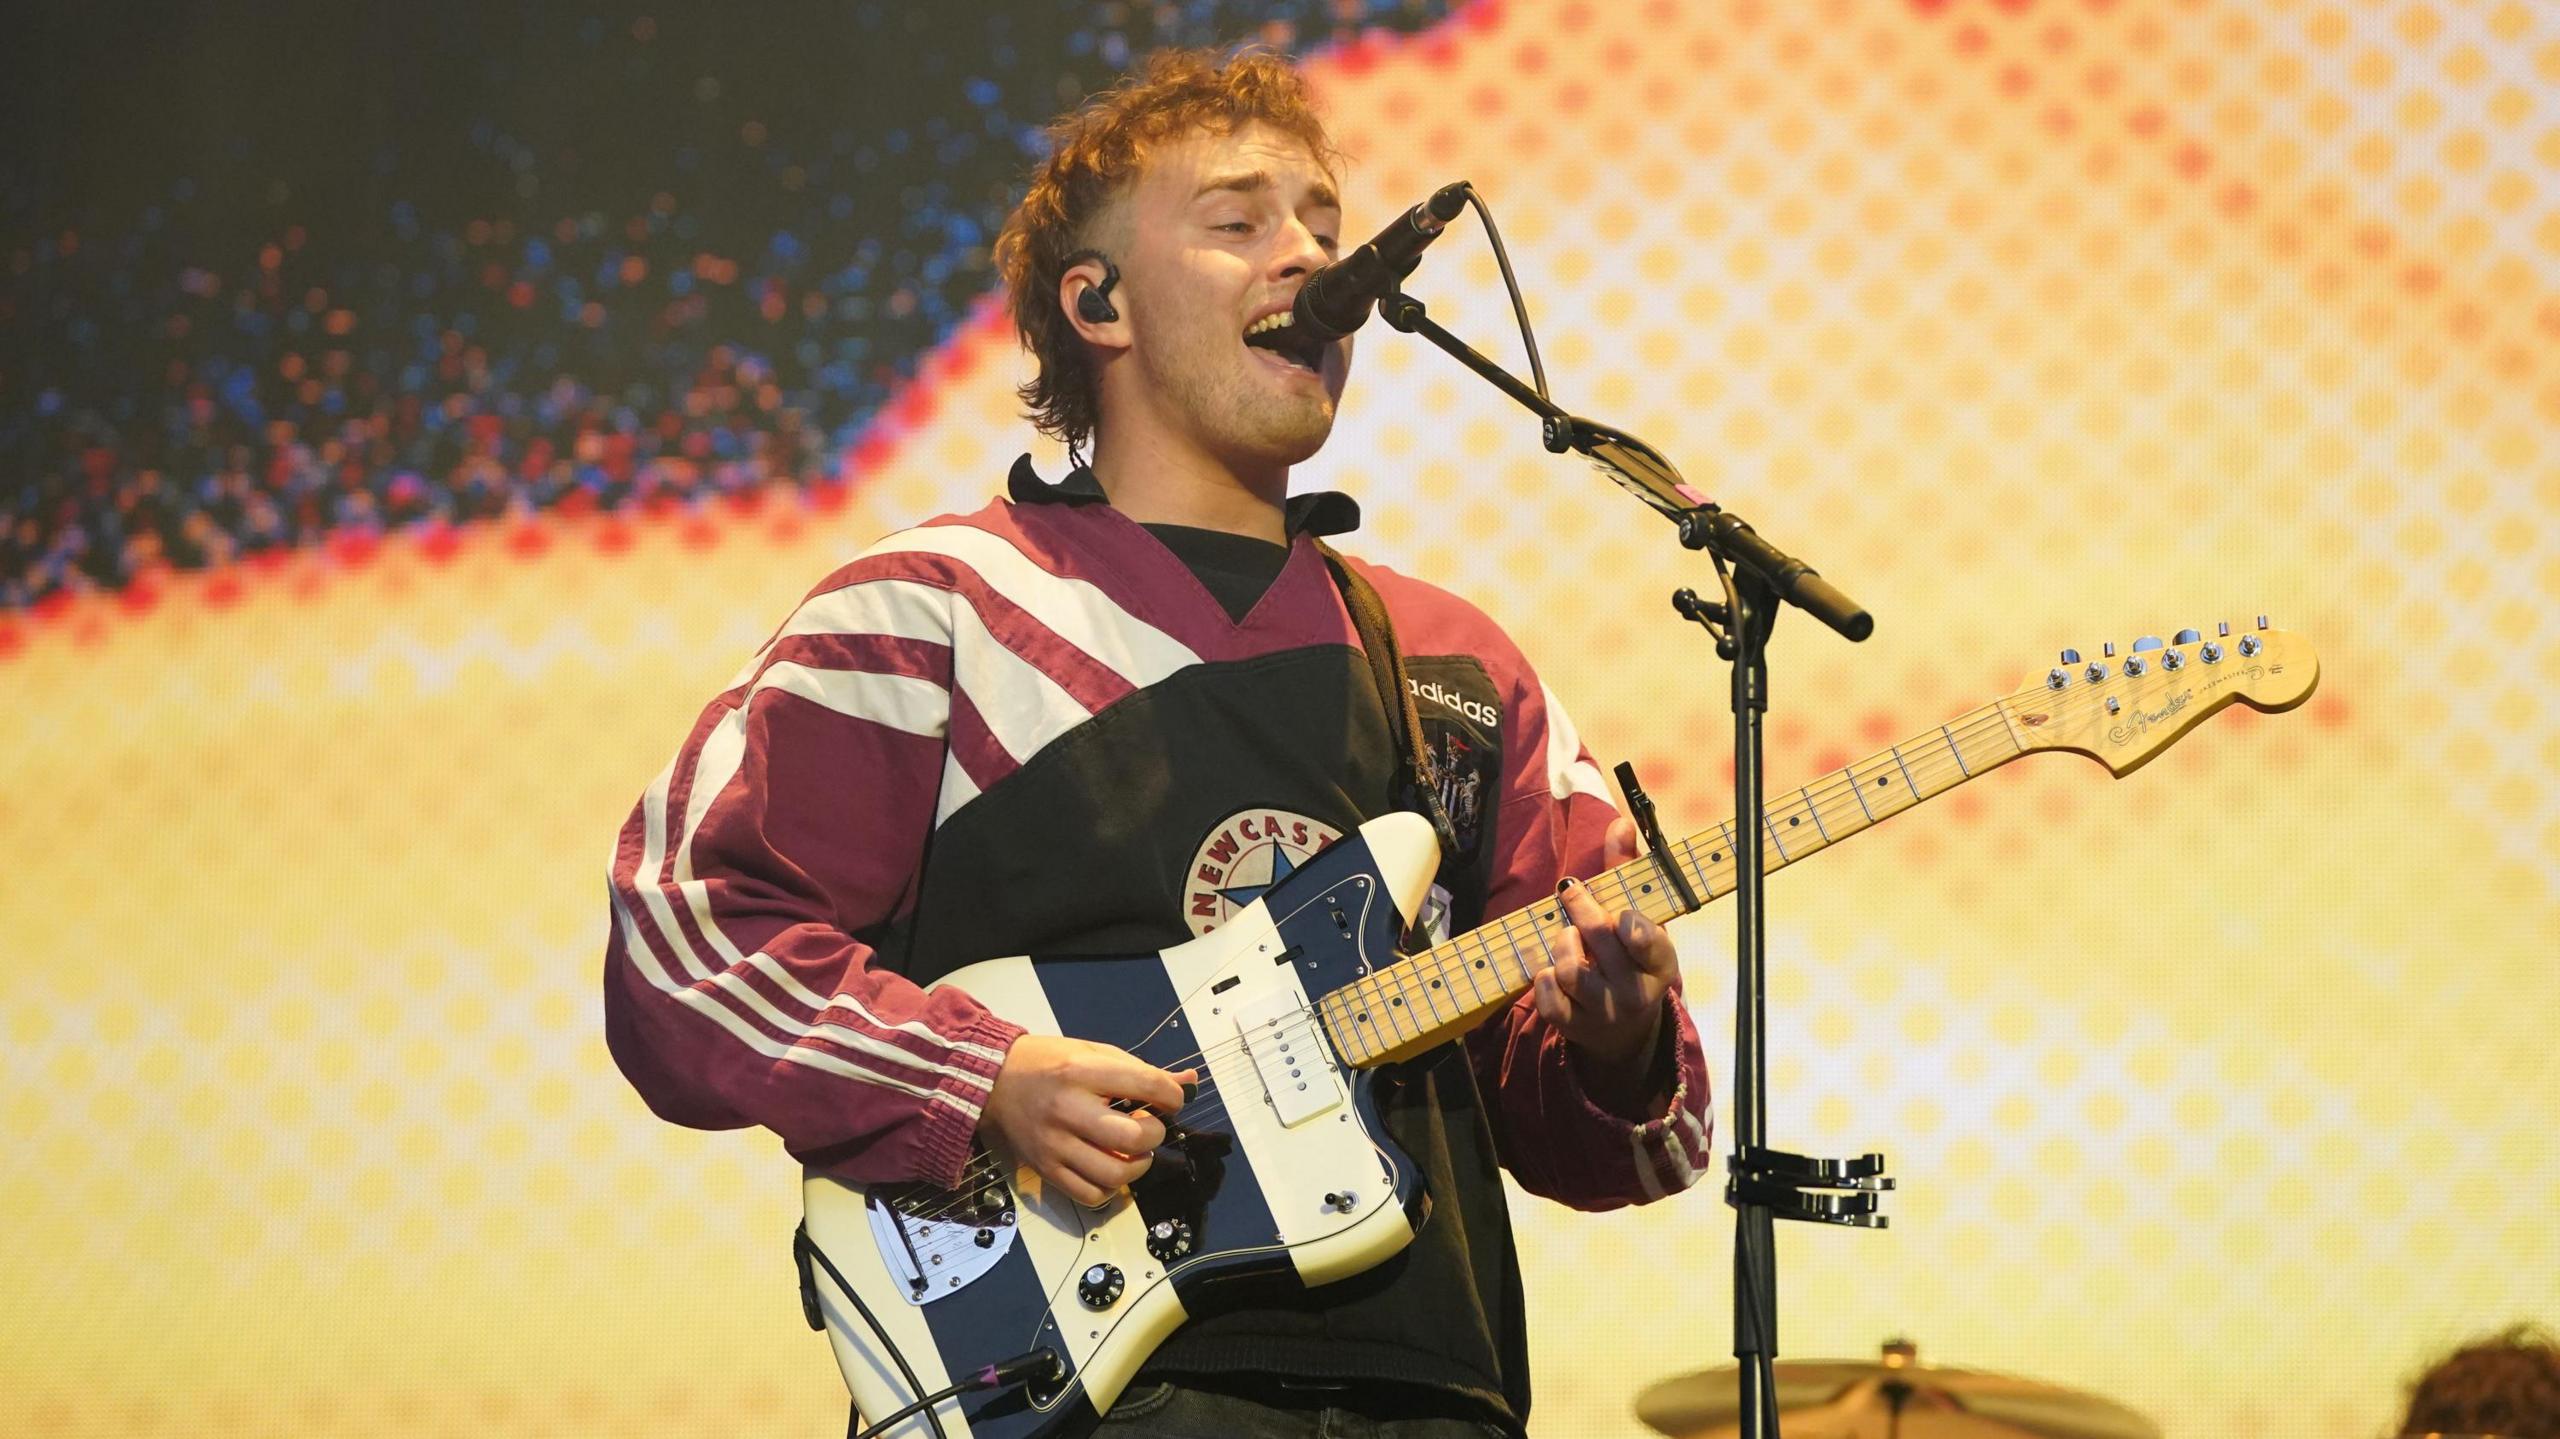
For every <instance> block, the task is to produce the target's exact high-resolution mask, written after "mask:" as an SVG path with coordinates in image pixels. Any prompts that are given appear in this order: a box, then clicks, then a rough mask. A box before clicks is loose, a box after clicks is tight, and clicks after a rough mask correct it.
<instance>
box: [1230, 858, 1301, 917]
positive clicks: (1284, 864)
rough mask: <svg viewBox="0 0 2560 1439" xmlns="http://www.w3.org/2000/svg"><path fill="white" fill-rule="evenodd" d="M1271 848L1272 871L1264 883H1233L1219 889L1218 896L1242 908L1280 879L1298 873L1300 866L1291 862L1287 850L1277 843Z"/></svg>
mask: <svg viewBox="0 0 2560 1439" xmlns="http://www.w3.org/2000/svg"><path fill="white" fill-rule="evenodd" d="M1269 849H1270V850H1271V872H1270V874H1269V875H1268V876H1267V877H1266V878H1265V879H1264V880H1263V881H1262V883H1260V884H1239V885H1231V886H1229V887H1227V888H1224V889H1221V890H1219V891H1218V898H1220V899H1223V900H1225V901H1226V902H1227V903H1229V904H1232V905H1234V906H1235V907H1236V908H1238V909H1242V908H1244V907H1245V906H1246V905H1249V904H1251V903H1253V902H1254V901H1255V900H1257V899H1260V898H1262V897H1263V895H1265V894H1267V893H1269V892H1270V891H1271V889H1272V887H1273V886H1274V885H1277V884H1279V883H1280V881H1282V880H1284V879H1287V878H1288V877H1289V876H1290V875H1292V874H1295V873H1297V871H1298V867H1297V865H1295V864H1293V863H1291V862H1290V860H1289V852H1288V851H1287V850H1285V849H1282V848H1281V847H1280V846H1279V845H1276V844H1274V845H1271V846H1269Z"/></svg>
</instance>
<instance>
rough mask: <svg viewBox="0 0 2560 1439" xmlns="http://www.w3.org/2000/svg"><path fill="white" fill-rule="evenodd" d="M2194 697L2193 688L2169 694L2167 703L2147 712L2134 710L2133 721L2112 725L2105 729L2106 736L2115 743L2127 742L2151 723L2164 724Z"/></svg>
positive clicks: (2150, 725) (2151, 724) (2149, 726)
mask: <svg viewBox="0 0 2560 1439" xmlns="http://www.w3.org/2000/svg"><path fill="white" fill-rule="evenodd" d="M2195 697H2196V694H2195V691H2194V690H2187V691H2184V692H2182V693H2180V694H2177V695H2173V696H2171V697H2170V699H2169V702H2168V703H2166V704H2164V705H2162V706H2160V708H2158V709H2156V710H2151V711H2148V712H2145V711H2143V710H2135V711H2134V712H2133V723H2131V724H2120V725H2116V726H2114V727H2113V728H2111V729H2109V730H2108V731H2107V738H2108V739H2110V740H2112V741H2114V742H2115V743H2117V744H2125V743H2128V742H2130V741H2131V740H2132V739H2133V737H2134V736H2136V735H2138V734H2140V733H2142V732H2143V731H2144V730H2147V729H2149V728H2151V727H2152V726H2153V725H2156V724H2166V723H2167V722H2168V721H2169V720H2170V719H2171V718H2173V717H2174V716H2176V715H2177V713H2178V712H2179V711H2180V710H2183V709H2185V708H2186V707H2187V705H2188V704H2189V703H2191V702H2192V701H2193V700H2194V699H2195Z"/></svg>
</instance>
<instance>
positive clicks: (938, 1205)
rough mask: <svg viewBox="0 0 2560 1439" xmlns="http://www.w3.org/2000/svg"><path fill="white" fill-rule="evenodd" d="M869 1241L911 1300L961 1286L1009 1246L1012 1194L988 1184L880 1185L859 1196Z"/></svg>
mask: <svg viewBox="0 0 2560 1439" xmlns="http://www.w3.org/2000/svg"><path fill="white" fill-rule="evenodd" d="M863 1208H864V1211H865V1213H866V1216H867V1217H868V1218H869V1219H870V1221H871V1242H872V1243H873V1244H874V1245H876V1246H878V1248H879V1250H880V1261H881V1264H882V1265H883V1266H884V1267H885V1268H887V1270H888V1271H889V1273H890V1274H891V1275H893V1276H895V1277H896V1279H897V1281H898V1284H899V1287H900V1290H901V1292H902V1293H904V1294H905V1295H906V1299H907V1302H908V1303H909V1304H916V1305H923V1304H930V1303H932V1302H933V1301H934V1300H936V1299H939V1298H941V1297H943V1296H944V1295H946V1294H951V1293H954V1292H956V1291H958V1290H960V1289H962V1288H965V1287H966V1286H967V1285H968V1283H969V1282H970V1281H971V1280H973V1279H976V1278H977V1277H978V1276H979V1275H981V1274H984V1273H986V1272H987V1271H988V1270H990V1269H993V1268H994V1267H995V1266H996V1261H997V1260H999V1259H1002V1258H1004V1256H1005V1255H1006V1253H1007V1252H1009V1251H1010V1250H1011V1249H1012V1248H1013V1243H1014V1240H1015V1238H1016V1237H1017V1235H1018V1234H1019V1233H1020V1231H1019V1230H1018V1229H1017V1228H1016V1227H1015V1224H1014V1209H1013V1200H1012V1196H1011V1195H1009V1194H1008V1193H1007V1192H1006V1191H1005V1188H1004V1186H1003V1185H1001V1184H988V1185H982V1186H980V1187H979V1188H977V1189H973V1190H970V1191H968V1192H967V1193H957V1192H954V1191H952V1190H948V1189H937V1188H935V1187H933V1186H932V1185H929V1184H899V1185H883V1186H881V1187H879V1188H876V1189H873V1190H871V1191H870V1192H869V1193H867V1194H866V1195H864V1197H863Z"/></svg>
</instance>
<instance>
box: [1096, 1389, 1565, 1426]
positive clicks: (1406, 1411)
mask: <svg viewBox="0 0 2560 1439" xmlns="http://www.w3.org/2000/svg"><path fill="white" fill-rule="evenodd" d="M1462 1403H1463V1401H1458V1400H1455V1399H1454V1398H1451V1399H1446V1400H1444V1399H1443V1398H1442V1397H1441V1396H1436V1395H1430V1394H1428V1392H1427V1391H1417V1392H1414V1393H1399V1392H1398V1391H1393V1390H1388V1391H1383V1392H1381V1391H1379V1390H1376V1389H1370V1388H1361V1389H1353V1390H1329V1389H1308V1390H1303V1391H1293V1390H1282V1389H1277V1388H1274V1389H1271V1390H1268V1391H1264V1392H1262V1393H1260V1394H1258V1395H1257V1396H1256V1397H1254V1398H1246V1397H1244V1396H1243V1395H1241V1394H1234V1393H1227V1392H1224V1391H1221V1390H1214V1389H1194V1388H1192V1387H1190V1386H1188V1385H1186V1384H1178V1383H1177V1384H1147V1383H1140V1384H1133V1385H1131V1386H1129V1389H1128V1391H1127V1392H1126V1393H1123V1394H1122V1395H1121V1396H1120V1401H1119V1402H1118V1403H1116V1404H1114V1405H1112V1406H1111V1412H1110V1414H1108V1415H1106V1416H1105V1417H1104V1418H1103V1421H1102V1429H1101V1431H1100V1433H1099V1434H1097V1435H1096V1436H1095V1439H1133V1436H1139V1435H1145V1436H1148V1439H1517V1436H1518V1434H1519V1431H1518V1430H1516V1429H1513V1428H1512V1427H1510V1426H1509V1425H1507V1424H1497V1423H1495V1422H1493V1421H1492V1420H1490V1419H1466V1418H1457V1417H1454V1416H1455V1413H1456V1410H1457V1407H1459V1406H1461V1405H1462Z"/></svg>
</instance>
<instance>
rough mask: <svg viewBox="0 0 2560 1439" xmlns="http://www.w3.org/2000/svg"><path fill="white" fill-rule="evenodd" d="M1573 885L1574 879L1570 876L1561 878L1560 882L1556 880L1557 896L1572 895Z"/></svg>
mask: <svg viewBox="0 0 2560 1439" xmlns="http://www.w3.org/2000/svg"><path fill="white" fill-rule="evenodd" d="M1574 883H1575V880H1574V877H1573V876H1572V875H1566V876H1565V877H1564V878H1562V879H1560V880H1557V881H1556V893H1558V894H1571V893H1573V886H1574Z"/></svg>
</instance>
